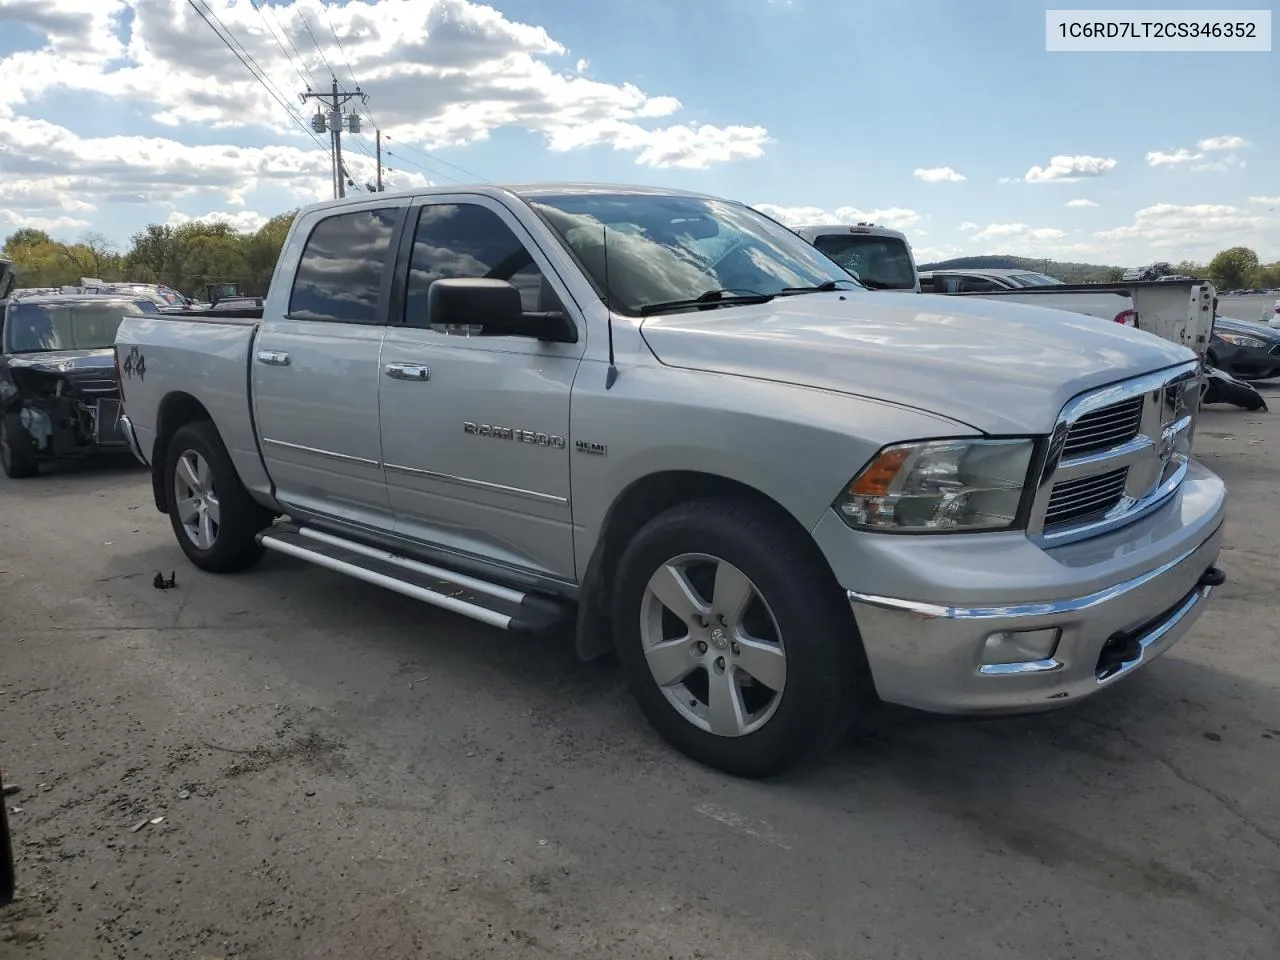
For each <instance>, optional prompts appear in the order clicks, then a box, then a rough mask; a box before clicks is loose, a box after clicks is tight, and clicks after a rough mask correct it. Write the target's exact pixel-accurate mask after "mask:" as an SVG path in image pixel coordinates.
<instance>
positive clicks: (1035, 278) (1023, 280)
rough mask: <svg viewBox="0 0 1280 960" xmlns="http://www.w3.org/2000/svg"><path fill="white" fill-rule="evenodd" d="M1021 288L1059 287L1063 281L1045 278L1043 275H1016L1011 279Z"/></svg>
mask: <svg viewBox="0 0 1280 960" xmlns="http://www.w3.org/2000/svg"><path fill="white" fill-rule="evenodd" d="M1009 279H1010V280H1012V281H1013V282H1014V283H1016V284H1017V285H1018V286H1020V287H1059V286H1062V281H1061V280H1056V279H1054V278H1053V277H1048V276H1045V275H1044V274H1043V273H1015V274H1014V275H1013V276H1011V277H1010V278H1009Z"/></svg>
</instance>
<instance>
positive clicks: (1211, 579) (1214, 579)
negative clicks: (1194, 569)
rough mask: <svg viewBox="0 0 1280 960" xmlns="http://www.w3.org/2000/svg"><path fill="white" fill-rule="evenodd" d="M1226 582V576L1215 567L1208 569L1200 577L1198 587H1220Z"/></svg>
mask: <svg viewBox="0 0 1280 960" xmlns="http://www.w3.org/2000/svg"><path fill="white" fill-rule="evenodd" d="M1226 582H1227V575H1226V574H1225V573H1223V572H1222V571H1221V570H1219V569H1218V568H1217V567H1210V568H1209V569H1208V570H1206V571H1205V572H1204V573H1203V574H1201V575H1200V586H1202V587H1220V586H1222V585H1223V584H1224V583H1226Z"/></svg>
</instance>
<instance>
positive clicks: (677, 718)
mask: <svg viewBox="0 0 1280 960" xmlns="http://www.w3.org/2000/svg"><path fill="white" fill-rule="evenodd" d="M614 584H615V587H614V592H613V622H614V634H615V637H616V640H617V648H618V657H619V660H620V661H621V662H622V665H623V669H624V670H625V672H626V676H627V681H628V683H629V685H630V687H631V691H632V693H633V695H634V696H635V698H636V701H637V702H638V703H639V705H640V709H641V710H642V711H643V712H644V714H645V716H646V717H647V718H648V719H649V721H650V723H652V724H653V725H654V727H655V728H656V729H657V730H658V732H659V733H660V734H661V735H662V736H663V737H664V738H665V739H666V740H667V741H668V742H670V743H671V744H672V745H673V746H675V747H676V749H678V750H680V751H681V752H683V753H685V754H687V755H688V756H690V757H692V758H693V759H695V760H697V761H699V762H701V763H704V764H706V765H707V766H710V767H715V768H716V769H719V770H723V771H725V772H726V773H730V774H734V775H736V776H743V777H766V776H771V775H773V774H777V773H780V772H782V771H783V770H786V769H787V768H789V767H791V766H792V765H794V764H796V763H797V762H800V761H803V760H807V759H811V758H813V757H815V756H816V755H818V754H820V753H821V752H822V751H823V750H824V749H826V748H827V747H829V746H830V745H831V744H833V743H834V742H836V741H837V740H838V739H839V737H840V736H841V734H842V733H843V732H844V731H845V730H846V729H847V726H848V723H849V721H850V720H851V719H852V717H853V714H854V713H855V710H854V704H855V702H857V701H858V700H859V698H860V697H864V696H866V695H867V694H868V693H869V691H870V690H871V686H870V674H869V671H868V670H867V667H866V659H865V655H864V654H863V652H862V647H861V641H860V639H859V638H858V635H857V628H856V626H855V625H854V622H853V618H852V616H851V615H850V613H849V612H848V609H847V607H845V606H844V604H843V600H842V597H841V593H840V590H839V586H838V584H837V583H836V581H835V578H834V577H833V576H832V575H831V571H830V570H829V569H828V568H827V567H826V565H825V563H823V562H822V560H821V557H820V556H819V555H818V554H817V553H816V551H815V550H814V549H813V548H812V546H811V545H810V544H808V543H806V542H805V541H804V539H803V537H802V536H801V535H800V534H799V533H797V532H796V531H793V530H792V529H791V528H790V527H789V526H787V524H786V523H785V521H784V520H782V519H780V518H777V517H774V516H772V515H771V514H769V513H768V512H767V511H765V510H763V509H760V508H759V507H756V506H755V505H753V504H749V503H740V502H736V501H728V500H701V501H694V502H691V503H687V504H682V505H680V506H677V507H673V508H672V509H670V510H667V511H666V512H665V513H662V514H660V515H659V516H657V517H655V518H654V519H653V520H652V521H650V522H649V523H648V524H646V525H645V526H644V527H643V528H642V529H641V530H640V532H639V533H637V534H636V536H635V537H634V538H633V539H632V541H631V543H630V544H628V546H627V548H626V550H625V551H624V553H623V556H622V558H621V560H620V562H619V565H618V570H617V575H616V577H615V579H614ZM690 591H692V594H691V593H690ZM659 595H661V597H659ZM686 598H690V599H689V600H688V601H686ZM742 598H745V599H742ZM679 606H683V607H684V610H683V611H680V612H677V611H676V607H679ZM726 704H728V706H726Z"/></svg>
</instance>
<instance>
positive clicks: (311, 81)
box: [249, 0, 320, 87]
mask: <svg viewBox="0 0 1280 960" xmlns="http://www.w3.org/2000/svg"><path fill="white" fill-rule="evenodd" d="M249 2H250V3H251V4H253V9H255V10H257V11H258V16H260V17H261V18H262V23H263V25H264V26H266V28H267V32H268V33H270V34H271V39H272V40H274V41H275V42H276V46H277V47H279V48H280V52H281V53H283V54H284V55H285V59H287V60H288V61H289V63H290V64H291V65H292V66H293V69H294V72H295V73H297V74H298V78H299V79H300V80H301V81H302V82H303V83H304V84H306V85H307V86H315V87H318V86H320V84H319V83H318V82H317V81H316V78H315V74H313V73H312V72H311V69H310V68H309V67H307V65H306V63H305V61H303V60H302V54H300V53H298V48H297V47H296V46H294V44H293V40H291V39H290V38H289V35H288V34H287V33H285V30H284V27H281V26H280V21H278V20H277V21H276V27H279V29H280V33H281V34H282V35H283V36H284V38H285V39H286V40H288V41H289V46H290V47H293V54H297V58H298V59H297V60H294V57H293V54H290V53H289V51H288V50H287V49H285V45H284V44H283V43H281V42H280V37H278V36H276V30H275V28H273V27H272V26H271V21H270V20H268V19H267V12H266V11H265V10H263V9H262V5H261V4H260V3H259V2H258V0H249ZM274 16H275V15H274V14H272V17H273V18H274ZM299 63H301V64H302V66H301V67H299V65H298V64H299ZM303 70H306V73H305V74H304V73H303Z"/></svg>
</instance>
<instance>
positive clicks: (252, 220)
mask: <svg viewBox="0 0 1280 960" xmlns="http://www.w3.org/2000/svg"><path fill="white" fill-rule="evenodd" d="M270 219H271V218H270V217H267V216H264V215H263V214H261V213H256V212H254V211H253V210H237V211H235V212H234V213H226V212H213V213H206V214H203V215H201V216H198V217H190V216H187V215H186V214H185V213H182V212H181V211H179V210H175V211H173V213H171V214H169V219H168V220H166V221H165V223H167V224H168V225H169V226H171V227H180V226H182V225H183V224H184V223H225V224H227V225H228V226H229V227H231V229H232V230H235V231H236V232H237V233H253V232H255V231H256V230H257V229H258V228H259V227H261V226H262V225H263V224H264V223H266V222H267V221H268V220H270Z"/></svg>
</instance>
